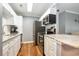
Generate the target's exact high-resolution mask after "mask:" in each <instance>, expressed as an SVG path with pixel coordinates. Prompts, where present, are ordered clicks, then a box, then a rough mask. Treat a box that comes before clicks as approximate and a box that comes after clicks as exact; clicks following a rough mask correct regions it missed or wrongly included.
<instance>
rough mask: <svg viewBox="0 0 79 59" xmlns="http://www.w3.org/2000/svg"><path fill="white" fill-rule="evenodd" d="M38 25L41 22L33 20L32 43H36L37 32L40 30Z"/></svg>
mask: <svg viewBox="0 0 79 59" xmlns="http://www.w3.org/2000/svg"><path fill="white" fill-rule="evenodd" d="M40 27H41V22H40V21H34V23H33V41H34V45H37V35H38V32H39V31H40Z"/></svg>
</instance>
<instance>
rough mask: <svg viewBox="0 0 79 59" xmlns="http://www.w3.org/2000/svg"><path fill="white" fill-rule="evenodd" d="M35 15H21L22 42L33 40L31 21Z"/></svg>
mask: <svg viewBox="0 0 79 59" xmlns="http://www.w3.org/2000/svg"><path fill="white" fill-rule="evenodd" d="M35 20H38V18H35V17H23V40H22V41H23V42H27V41H33V36H32V35H33V22H34V21H35Z"/></svg>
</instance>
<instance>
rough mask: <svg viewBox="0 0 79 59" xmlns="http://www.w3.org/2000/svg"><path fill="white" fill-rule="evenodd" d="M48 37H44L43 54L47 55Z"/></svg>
mask: <svg viewBox="0 0 79 59" xmlns="http://www.w3.org/2000/svg"><path fill="white" fill-rule="evenodd" d="M48 40H49V38H48V37H44V53H45V55H49V54H48V53H49V43H48Z"/></svg>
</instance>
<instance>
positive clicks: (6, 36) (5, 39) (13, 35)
mask: <svg viewBox="0 0 79 59" xmlns="http://www.w3.org/2000/svg"><path fill="white" fill-rule="evenodd" d="M20 34H22V33H14V34H10V35H3V40H2V42H5V41H8V40H10V39H12V38H14V37H16V36H18V35H20Z"/></svg>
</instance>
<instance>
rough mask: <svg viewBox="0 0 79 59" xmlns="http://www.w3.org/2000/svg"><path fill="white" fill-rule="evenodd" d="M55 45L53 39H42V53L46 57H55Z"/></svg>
mask: <svg viewBox="0 0 79 59" xmlns="http://www.w3.org/2000/svg"><path fill="white" fill-rule="evenodd" d="M56 50H57V44H56V40H55V39H51V38H49V37H45V39H44V52H45V55H47V56H56Z"/></svg>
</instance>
